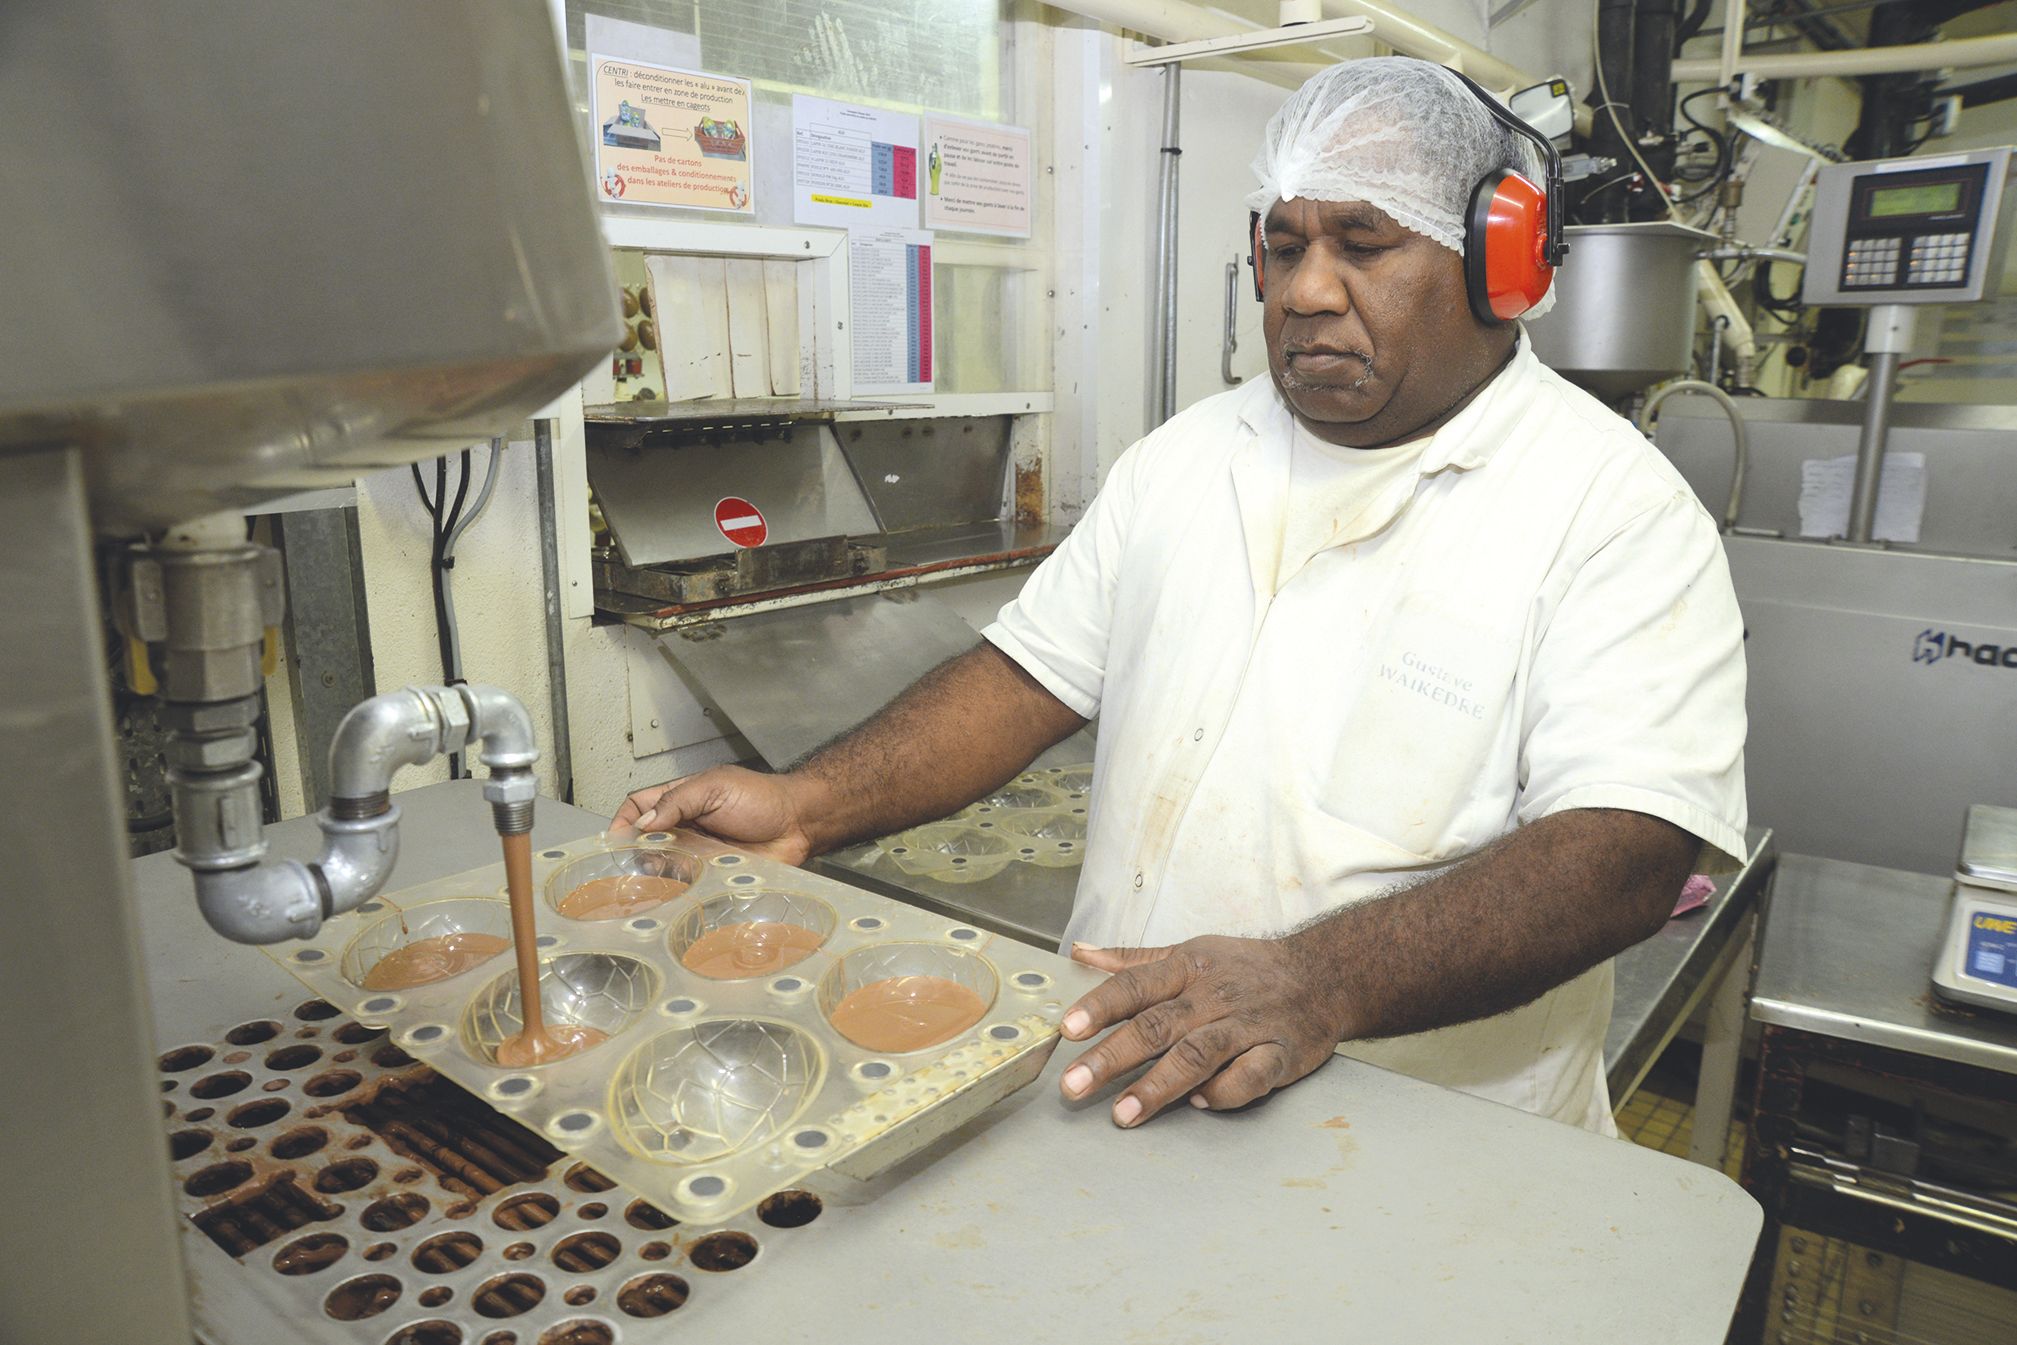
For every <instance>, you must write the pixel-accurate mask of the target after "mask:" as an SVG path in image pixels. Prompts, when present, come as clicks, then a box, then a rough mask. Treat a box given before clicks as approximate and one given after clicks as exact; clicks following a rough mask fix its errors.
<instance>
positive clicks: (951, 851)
mask: <svg viewBox="0 0 2017 1345" xmlns="http://www.w3.org/2000/svg"><path fill="white" fill-rule="evenodd" d="M896 840H897V845H896V846H894V847H893V848H891V849H890V850H889V852H888V853H889V855H890V857H891V858H892V859H894V860H895V861H896V864H897V867H898V868H900V869H902V870H903V871H904V872H905V873H908V874H910V875H912V876H913V877H928V878H936V879H938V880H939V881H940V882H946V883H971V882H978V881H980V880H981V879H983V878H992V877H994V876H995V875H996V874H997V873H1000V872H1001V871H1002V870H1003V869H1004V868H1006V867H1007V866H1008V864H1009V862H1010V861H1011V860H1013V859H1014V858H1015V857H1016V850H1017V848H1018V846H1019V844H1020V842H1019V841H1018V840H1017V839H1016V838H1015V837H1013V836H1010V835H1008V834H1007V833H1006V832H1004V831H1003V830H1001V829H1000V828H998V827H997V828H994V829H990V830H982V829H981V828H979V827H976V826H970V825H968V824H966V823H964V822H933V823H931V824H930V825H929V826H922V827H917V828H915V829H913V830H911V831H906V832H905V833H903V835H901V836H899V837H897V838H896Z"/></svg>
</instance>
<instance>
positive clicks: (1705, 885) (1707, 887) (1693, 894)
mask: <svg viewBox="0 0 2017 1345" xmlns="http://www.w3.org/2000/svg"><path fill="white" fill-rule="evenodd" d="M1715 895H1716V884H1715V883H1713V882H1711V881H1710V880H1709V879H1707V878H1704V877H1703V876H1702V875H1701V874H1699V873H1698V874H1694V875H1693V876H1691V877H1690V878H1689V879H1688V881H1687V882H1685V883H1683V884H1681V899H1680V900H1679V901H1676V902H1675V903H1674V914H1675V915H1686V914H1687V913H1688V912H1690V911H1692V910H1694V909H1696V908H1697V907H1700V906H1707V905H1708V904H1709V898H1711V897H1713V896H1715Z"/></svg>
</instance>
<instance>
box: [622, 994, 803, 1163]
mask: <svg viewBox="0 0 2017 1345" xmlns="http://www.w3.org/2000/svg"><path fill="white" fill-rule="evenodd" d="M825 1075H826V1055H825V1053H824V1052H823V1051H821V1049H820V1047H819V1045H818V1043H817V1042H815V1041H814V1040H813V1038H812V1037H811V1035H810V1034H808V1033H806V1032H804V1031H801V1030H800V1029H798V1028H796V1027H793V1026H792V1025H791V1024H789V1023H781V1022H776V1021H773V1020H771V1019H767V1018H710V1019H707V1020H705V1021H704V1022H699V1023H695V1024H694V1025H693V1026H691V1027H679V1028H672V1029H670V1030H668V1031H665V1032H661V1033H659V1034H658V1035H656V1036H654V1037H652V1038H651V1039H650V1040H649V1041H647V1042H645V1043H644V1045H642V1046H640V1047H638V1048H637V1050H636V1051H634V1052H633V1053H632V1054H631V1056H630V1058H629V1059H628V1060H626V1061H624V1062H623V1064H622V1065H621V1066H620V1067H619V1068H618V1069H617V1071H616V1076H615V1078H614V1079H612V1080H611V1081H610V1093H609V1096H610V1114H611V1124H612V1126H613V1128H614V1130H615V1133H616V1135H617V1137H618V1138H619V1139H620V1140H621V1141H622V1142H623V1143H624V1145H625V1146H627V1147H628V1148H630V1149H631V1150H633V1151H634V1152H636V1153H638V1154H641V1155H643V1156H644V1157H645V1158H648V1159H651V1160H652V1161H654V1162H659V1163H677V1164H694V1163H712V1162H715V1161H717V1160H719V1159H722V1158H726V1157H727V1156H729V1155H730V1154H734V1153H739V1152H742V1151H744V1150H747V1149H750V1148H754V1147H755V1146H758V1145H761V1144H765V1143H768V1142H769V1141H770V1140H771V1139H773V1138H774V1137H776V1136H777V1135H779V1134H780V1133H782V1132H783V1131H784V1130H785V1129H787V1128H788V1127H789V1126H791V1124H792V1123H793V1122H794V1121H796V1120H797V1119H798V1117H799V1114H800V1113H802V1112H803V1111H804V1110H805V1109H806V1106H807V1104H809V1103H810V1102H811V1101H812V1099H813V1097H814V1096H815V1095H816V1094H817V1093H818V1092H819V1087H820V1083H821V1081H822V1080H823V1079H824V1078H825Z"/></svg>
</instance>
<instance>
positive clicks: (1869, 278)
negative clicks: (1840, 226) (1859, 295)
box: [1842, 238, 1905, 289]
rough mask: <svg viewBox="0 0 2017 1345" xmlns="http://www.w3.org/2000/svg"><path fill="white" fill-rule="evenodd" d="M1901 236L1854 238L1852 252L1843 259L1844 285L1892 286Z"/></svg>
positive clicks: (1861, 286) (1901, 242)
mask: <svg viewBox="0 0 2017 1345" xmlns="http://www.w3.org/2000/svg"><path fill="white" fill-rule="evenodd" d="M1904 241H1905V240H1904V239H1902V238H1852V239H1850V240H1849V254H1848V256H1847V257H1846V258H1844V259H1843V262H1842V287H1843V288H1844V289H1852V288H1863V287H1877V286H1890V285H1893V284H1896V283H1897V277H1898V256H1899V252H1900V249H1901V247H1902V245H1903V243H1904Z"/></svg>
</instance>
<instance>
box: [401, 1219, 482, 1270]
mask: <svg viewBox="0 0 2017 1345" xmlns="http://www.w3.org/2000/svg"><path fill="white" fill-rule="evenodd" d="M481 1255H483V1239H482V1238H479V1237H478V1236H476V1234H474V1233H466V1232H463V1231H461V1230H457V1231H456V1232H453V1233H437V1234H435V1235H434V1236H433V1237H431V1238H429V1239H427V1241H425V1242H423V1243H421V1244H420V1245H419V1246H418V1247H415V1248H414V1249H413V1268H414V1269H415V1270H419V1271H423V1272H425V1273H426V1274H429V1275H449V1274H453V1273H454V1272H455V1271H458V1270H460V1269H462V1268H463V1267H464V1266H466V1265H468V1264H469V1263H470V1262H472V1261H474V1260H476V1258H477V1257H479V1256H481Z"/></svg>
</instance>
